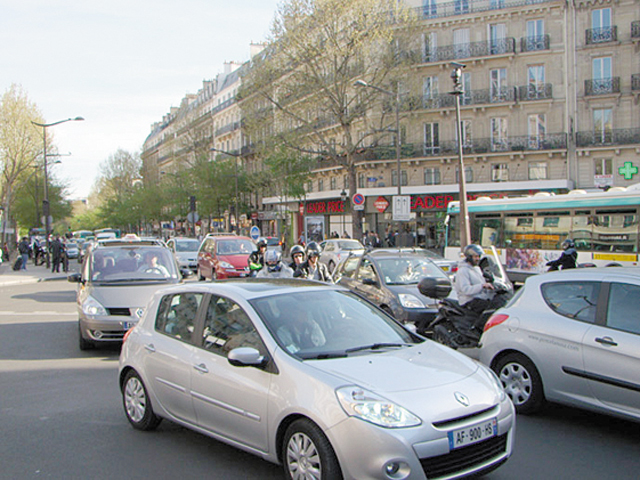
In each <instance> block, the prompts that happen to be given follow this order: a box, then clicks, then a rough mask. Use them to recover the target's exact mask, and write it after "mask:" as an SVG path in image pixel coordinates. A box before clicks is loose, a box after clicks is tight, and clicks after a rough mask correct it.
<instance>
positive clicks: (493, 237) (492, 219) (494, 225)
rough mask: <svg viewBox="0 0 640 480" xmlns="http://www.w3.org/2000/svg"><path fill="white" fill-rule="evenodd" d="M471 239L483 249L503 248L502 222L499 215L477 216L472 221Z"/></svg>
mask: <svg viewBox="0 0 640 480" xmlns="http://www.w3.org/2000/svg"><path fill="white" fill-rule="evenodd" d="M471 238H473V239H476V240H477V242H478V243H479V244H480V245H482V246H483V247H491V246H494V247H502V246H503V245H502V243H503V242H502V220H501V219H500V216H499V215H485V214H483V215H480V214H478V215H475V216H473V217H472V219H471Z"/></svg>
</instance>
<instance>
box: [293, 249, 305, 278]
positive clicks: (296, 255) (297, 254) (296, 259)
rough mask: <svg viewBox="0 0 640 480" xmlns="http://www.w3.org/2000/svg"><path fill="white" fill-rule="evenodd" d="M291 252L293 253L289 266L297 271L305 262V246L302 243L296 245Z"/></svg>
mask: <svg viewBox="0 0 640 480" xmlns="http://www.w3.org/2000/svg"><path fill="white" fill-rule="evenodd" d="M289 253H290V255H291V263H290V264H289V268H291V269H292V270H293V271H294V272H295V271H296V270H297V269H298V265H300V264H301V263H303V262H304V247H303V246H302V245H294V246H293V247H291V251H290V252H289Z"/></svg>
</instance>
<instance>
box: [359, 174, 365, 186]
mask: <svg viewBox="0 0 640 480" xmlns="http://www.w3.org/2000/svg"><path fill="white" fill-rule="evenodd" d="M364 181H365V174H364V173H359V174H358V188H365V184H364Z"/></svg>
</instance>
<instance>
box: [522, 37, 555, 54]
mask: <svg viewBox="0 0 640 480" xmlns="http://www.w3.org/2000/svg"><path fill="white" fill-rule="evenodd" d="M550 44H551V40H550V38H549V35H536V36H534V37H522V38H521V39H520V51H521V52H535V51H538V50H549V46H550Z"/></svg>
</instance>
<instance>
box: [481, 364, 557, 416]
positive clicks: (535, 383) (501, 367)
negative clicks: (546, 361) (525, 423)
mask: <svg viewBox="0 0 640 480" xmlns="http://www.w3.org/2000/svg"><path fill="white" fill-rule="evenodd" d="M493 371H494V372H496V375H498V378H499V379H500V382H501V383H502V386H503V387H504V391H505V392H506V394H507V395H509V398H511V401H512V402H513V405H514V406H515V407H516V411H517V412H518V413H522V414H528V413H535V412H537V411H538V410H540V408H541V407H542V405H543V404H544V389H543V386H542V378H541V377H540V373H538V369H537V368H536V366H535V365H534V364H533V362H532V361H531V360H529V358H527V357H526V356H524V355H522V354H520V353H510V354H508V355H505V356H504V357H502V358H500V359H499V360H498V361H497V362H496V363H495V365H494V366H493Z"/></svg>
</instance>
